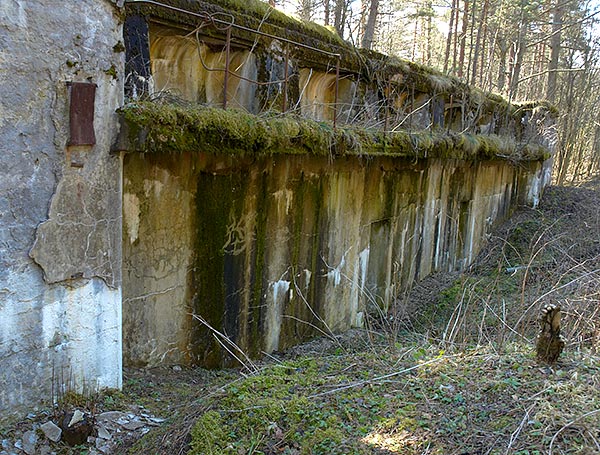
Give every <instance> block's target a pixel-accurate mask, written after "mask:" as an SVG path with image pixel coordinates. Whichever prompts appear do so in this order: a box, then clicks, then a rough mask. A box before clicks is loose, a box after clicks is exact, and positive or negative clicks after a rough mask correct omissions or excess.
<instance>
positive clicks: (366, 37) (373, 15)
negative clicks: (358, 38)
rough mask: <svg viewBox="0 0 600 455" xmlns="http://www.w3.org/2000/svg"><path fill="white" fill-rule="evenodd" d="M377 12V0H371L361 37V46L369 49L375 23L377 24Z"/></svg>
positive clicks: (371, 44)
mask: <svg viewBox="0 0 600 455" xmlns="http://www.w3.org/2000/svg"><path fill="white" fill-rule="evenodd" d="M378 12H379V0H371V5H370V7H369V16H368V18H367V25H365V32H364V34H363V38H362V47H363V48H365V49H371V47H372V46H373V38H374V37H375V25H376V24H377V14H378Z"/></svg>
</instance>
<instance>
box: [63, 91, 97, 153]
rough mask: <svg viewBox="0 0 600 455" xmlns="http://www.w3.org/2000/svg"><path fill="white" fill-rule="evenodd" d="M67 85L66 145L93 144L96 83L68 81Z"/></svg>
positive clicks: (94, 139) (94, 141)
mask: <svg viewBox="0 0 600 455" xmlns="http://www.w3.org/2000/svg"><path fill="white" fill-rule="evenodd" d="M68 85H69V88H70V92H71V104H70V108H69V118H70V120H69V128H70V136H69V144H68V145H95V144H96V134H95V133H94V102H95V99H96V84H93V83H90V82H69V83H68Z"/></svg>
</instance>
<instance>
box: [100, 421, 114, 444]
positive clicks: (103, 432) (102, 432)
mask: <svg viewBox="0 0 600 455" xmlns="http://www.w3.org/2000/svg"><path fill="white" fill-rule="evenodd" d="M98 437H99V438H101V439H106V440H107V441H109V440H110V439H111V438H112V435H111V434H110V432H109V431H108V430H107V429H106V427H105V426H104V425H98Z"/></svg>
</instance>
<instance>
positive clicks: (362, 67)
mask: <svg viewBox="0 0 600 455" xmlns="http://www.w3.org/2000/svg"><path fill="white" fill-rule="evenodd" d="M160 3H163V4H166V5H170V6H173V7H175V8H178V9H181V10H185V11H191V12H193V13H197V14H211V15H213V17H214V18H215V19H218V20H222V21H225V22H229V23H235V24H236V25H241V26H243V27H246V28H248V29H252V30H260V31H261V32H263V33H268V34H271V35H274V36H279V37H283V38H286V39H289V40H292V41H296V42H298V43H302V44H305V45H309V46H312V47H314V48H316V49H321V50H323V51H325V52H328V53H334V54H339V56H340V64H341V71H342V72H343V73H344V74H356V75H360V77H361V78H362V79H363V80H367V81H369V80H388V79H389V78H390V77H392V76H397V75H401V76H402V77H401V79H402V80H401V81H400V83H399V84H400V85H401V86H406V87H410V88H411V90H414V91H417V92H423V93H431V94H432V95H433V94H435V95H438V96H439V95H446V97H448V98H449V97H453V98H454V100H455V101H457V100H464V101H465V102H466V103H468V104H469V105H470V106H471V108H472V109H477V108H478V107H480V108H482V109H483V110H487V111H495V112H497V113H505V112H511V105H510V103H509V102H508V101H507V100H506V99H505V98H503V97H502V96H500V95H496V94H492V93H486V92H483V91H482V90H480V89H477V88H475V87H472V86H469V85H468V84H466V83H465V82H462V81H461V80H460V79H458V78H456V77H453V76H448V75H445V74H443V73H442V72H440V71H437V70H435V69H433V68H431V67H427V66H424V65H420V64H418V63H415V62H411V61H408V60H404V59H401V58H398V57H392V56H387V55H384V54H381V53H379V52H376V51H372V50H365V49H360V48H357V47H355V46H353V45H352V44H351V43H349V42H347V41H344V40H343V39H342V38H340V36H339V35H338V34H337V33H336V31H335V30H333V29H331V28H330V27H324V26H322V25H319V24H316V23H314V22H308V21H303V20H300V19H297V18H295V17H292V16H289V15H287V14H285V13H284V12H282V11H280V10H278V9H276V8H272V7H271V6H269V5H268V3H266V2H263V1H261V0H212V1H192V0H160ZM128 8H129V9H128V11H129V13H130V14H131V13H135V14H143V15H147V16H149V17H151V18H154V19H158V20H159V21H160V22H161V23H171V24H173V25H178V26H181V25H184V26H187V27H189V28H190V30H191V29H195V28H197V27H198V24H199V19H198V17H196V16H193V15H187V14H185V13H181V12H178V11H173V10H170V9H167V8H163V7H160V6H156V5H148V4H144V3H139V4H136V3H135V2H131V3H129V4H128ZM219 27H220V30H218V29H217V28H214V27H210V26H207V27H203V28H202V33H205V34H209V35H210V34H212V35H214V36H220V37H221V39H223V36H224V32H223V29H222V27H223V24H219ZM232 37H233V39H234V41H235V40H237V42H238V43H239V44H241V45H242V46H243V45H244V43H245V45H246V46H247V47H248V48H250V47H252V48H253V49H255V50H256V49H259V48H260V47H261V45H262V46H264V47H268V45H270V43H271V42H272V39H271V38H266V37H263V36H259V35H256V34H253V33H250V32H248V31H245V30H240V29H236V28H233V29H232ZM257 44H258V46H256V45H257ZM289 49H290V51H291V54H292V56H293V58H294V59H296V60H297V61H298V62H299V63H300V64H301V65H302V66H309V67H314V68H317V67H322V68H327V69H332V68H335V65H336V61H337V58H336V57H332V56H331V55H326V54H322V53H319V52H316V51H312V50H310V49H305V48H300V47H298V46H293V45H291V46H289ZM534 104H536V103H534ZM554 110H555V108H553V111H554Z"/></svg>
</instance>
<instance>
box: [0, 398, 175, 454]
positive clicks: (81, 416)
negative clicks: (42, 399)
mask: <svg viewBox="0 0 600 455" xmlns="http://www.w3.org/2000/svg"><path fill="white" fill-rule="evenodd" d="M164 421H165V419H162V418H159V417H155V416H153V415H151V414H150V413H148V412H147V410H146V409H145V408H144V407H142V406H133V407H131V408H130V409H129V411H127V412H122V411H107V412H102V413H99V414H90V413H89V412H87V411H86V410H83V409H73V410H71V411H69V412H63V413H62V414H61V415H60V416H58V417H55V416H52V415H49V413H41V414H39V415H35V414H29V415H28V416H27V419H26V420H24V421H23V422H19V423H18V424H17V425H16V426H15V429H14V431H12V432H11V434H10V437H8V438H4V439H0V455H23V454H26V455H59V454H62V453H65V448H67V447H68V442H67V439H66V437H65V436H66V434H68V429H69V428H74V427H77V426H78V425H82V424H88V423H89V425H90V426H91V428H90V431H89V436H88V435H86V437H85V440H84V441H81V442H80V441H77V440H71V441H70V442H71V444H70V445H77V446H78V447H79V444H80V443H81V445H84V446H86V448H87V452H86V453H87V454H89V455H110V454H115V453H117V452H116V448H117V447H119V445H120V443H121V442H122V441H124V440H131V439H138V438H140V437H142V436H143V435H145V434H146V433H148V432H149V431H150V430H151V429H152V428H155V427H158V426H160V425H161V424H162V423H163V422H164ZM61 427H63V428H61ZM67 427H69V428H67ZM74 442H76V443H77V444H73V443H74ZM78 453H79V452H78Z"/></svg>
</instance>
